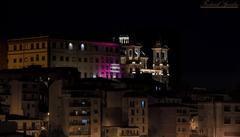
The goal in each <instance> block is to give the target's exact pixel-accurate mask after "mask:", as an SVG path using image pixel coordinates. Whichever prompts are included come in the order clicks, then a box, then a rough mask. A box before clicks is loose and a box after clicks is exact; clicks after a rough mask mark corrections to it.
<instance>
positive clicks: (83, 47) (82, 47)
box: [81, 43, 85, 51]
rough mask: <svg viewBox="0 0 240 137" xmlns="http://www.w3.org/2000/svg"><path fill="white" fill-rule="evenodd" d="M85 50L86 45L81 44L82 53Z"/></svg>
mask: <svg viewBox="0 0 240 137" xmlns="http://www.w3.org/2000/svg"><path fill="white" fill-rule="evenodd" d="M84 49H85V45H84V44H83V43H82V44H81V51H84Z"/></svg>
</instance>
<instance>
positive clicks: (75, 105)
mask: <svg viewBox="0 0 240 137" xmlns="http://www.w3.org/2000/svg"><path fill="white" fill-rule="evenodd" d="M49 97H50V102H49V111H50V119H49V120H50V121H49V122H50V134H52V133H54V131H56V130H59V131H61V132H63V133H64V135H65V136H68V137H100V136H101V99H100V98H99V97H98V96H96V95H93V94H91V93H90V94H89V92H84V91H82V90H81V89H75V90H72V89H64V86H63V81H62V80H59V81H56V82H54V83H53V84H52V85H51V87H50V96H49Z"/></svg>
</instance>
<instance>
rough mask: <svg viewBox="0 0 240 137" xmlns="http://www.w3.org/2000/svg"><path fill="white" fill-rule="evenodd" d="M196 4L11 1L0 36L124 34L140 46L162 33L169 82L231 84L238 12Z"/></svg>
mask: <svg viewBox="0 0 240 137" xmlns="http://www.w3.org/2000/svg"><path fill="white" fill-rule="evenodd" d="M199 7H200V5H199V3H197V2H194V1H192V2H182V1H179V0H178V1H177V0H176V1H167V0H166V1H136V0H131V1H112V2H109V1H97V0H96V1H93V0H92V1H91V0H88V1H84V0H82V1H70V0H68V1H65V2H63V1H56V0H55V1H51V2H50V1H40V0H35V1H11V2H8V6H7V22H6V23H5V26H6V27H4V29H3V30H4V31H3V32H4V33H2V32H1V33H2V34H3V35H2V34H1V35H2V36H5V37H7V38H12V37H22V36H29V35H43V34H49V33H50V34H54V35H62V36H66V37H76V38H80V39H96V40H99V39H104V38H106V37H108V38H111V36H113V35H117V34H121V33H125V34H126V33H127V34H130V35H132V36H134V37H135V38H136V39H137V40H138V41H140V42H141V43H143V44H144V46H145V49H147V48H146V47H151V46H152V44H153V43H154V41H155V40H157V39H158V38H159V37H160V36H161V38H162V39H163V40H164V43H165V44H167V45H169V47H170V48H171V51H170V54H171V56H170V59H171V60H170V63H171V64H170V65H171V66H172V67H171V70H172V75H173V77H174V80H176V81H178V82H182V83H188V84H190V85H192V86H200V87H210V88H224V87H228V88H229V87H235V86H236V84H238V82H239V76H240V65H239V64H240V63H239V59H240V54H239V51H240V48H239V30H240V27H239V24H240V22H239V20H238V19H239V17H240V16H239V14H238V13H237V10H235V9H200V8H199ZM2 26H3V25H2ZM182 83H181V84H182Z"/></svg>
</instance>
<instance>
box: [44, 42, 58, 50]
mask: <svg viewBox="0 0 240 137" xmlns="http://www.w3.org/2000/svg"><path fill="white" fill-rule="evenodd" d="M55 46H56V44H55ZM42 48H43V49H45V48H46V45H45V43H44V42H43V43H42Z"/></svg>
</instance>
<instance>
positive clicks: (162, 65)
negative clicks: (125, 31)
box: [118, 35, 169, 85]
mask: <svg viewBox="0 0 240 137" xmlns="http://www.w3.org/2000/svg"><path fill="white" fill-rule="evenodd" d="M118 42H119V43H120V44H121V64H122V67H123V71H124V72H125V73H124V74H125V77H134V76H135V75H139V74H144V73H148V74H151V75H152V78H153V79H154V80H156V81H159V82H161V83H164V84H165V85H168V82H169V64H168V50H169V48H168V47H167V46H166V45H161V43H160V41H157V42H156V44H155V45H154V46H153V48H152V51H153V62H152V68H148V66H147V63H148V56H147V55H146V54H145V53H144V52H143V51H142V50H141V48H142V45H141V44H139V43H136V44H135V43H133V42H132V41H131V40H130V39H129V37H128V36H127V35H126V36H120V37H119V39H118Z"/></svg>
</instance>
